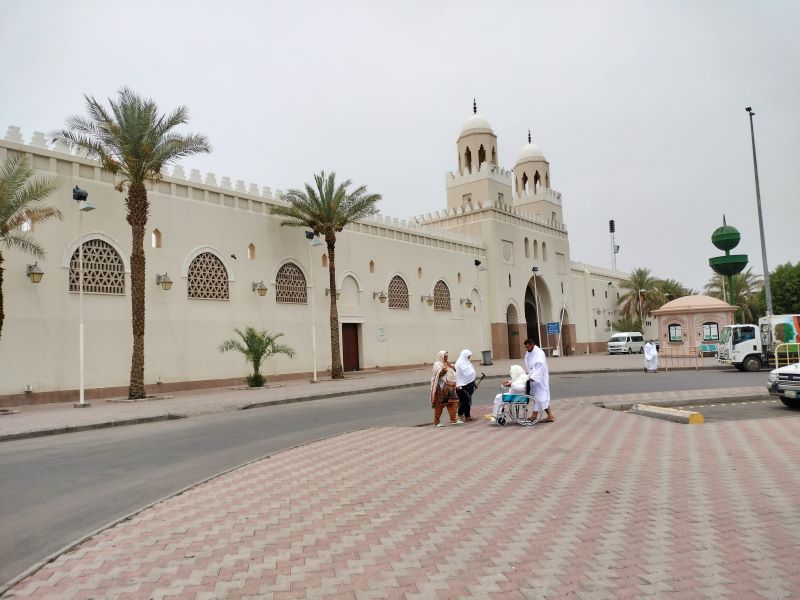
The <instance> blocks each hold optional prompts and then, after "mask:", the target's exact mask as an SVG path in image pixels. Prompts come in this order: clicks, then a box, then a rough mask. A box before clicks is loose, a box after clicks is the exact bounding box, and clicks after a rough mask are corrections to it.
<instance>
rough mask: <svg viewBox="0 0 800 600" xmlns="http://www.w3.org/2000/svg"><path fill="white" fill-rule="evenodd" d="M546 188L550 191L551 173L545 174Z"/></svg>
mask: <svg viewBox="0 0 800 600" xmlns="http://www.w3.org/2000/svg"><path fill="white" fill-rule="evenodd" d="M544 187H546V188H547V189H550V173H545V174H544Z"/></svg>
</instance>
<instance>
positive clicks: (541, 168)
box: [514, 129, 563, 223]
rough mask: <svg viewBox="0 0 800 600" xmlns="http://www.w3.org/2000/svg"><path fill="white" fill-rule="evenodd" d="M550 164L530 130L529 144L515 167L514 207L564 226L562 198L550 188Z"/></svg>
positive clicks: (522, 151) (521, 152)
mask: <svg viewBox="0 0 800 600" xmlns="http://www.w3.org/2000/svg"><path fill="white" fill-rule="evenodd" d="M551 184H552V182H551V179H550V163H549V162H547V159H546V158H545V157H544V153H543V152H542V151H541V149H540V148H539V146H537V145H536V144H534V143H533V140H532V138H531V130H530V129H529V130H528V143H527V145H525V146H524V147H523V148H522V150H521V151H520V153H519V157H518V158H517V164H516V165H515V166H514V206H519V207H521V208H523V210H526V211H528V212H531V213H533V214H535V215H538V216H540V217H543V218H545V219H548V220H551V221H554V222H556V223H562V222H563V216H562V215H563V213H562V210H561V195H560V194H558V193H557V192H555V191H554V190H553V189H552V187H551Z"/></svg>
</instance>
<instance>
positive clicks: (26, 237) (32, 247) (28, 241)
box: [0, 231, 45, 258]
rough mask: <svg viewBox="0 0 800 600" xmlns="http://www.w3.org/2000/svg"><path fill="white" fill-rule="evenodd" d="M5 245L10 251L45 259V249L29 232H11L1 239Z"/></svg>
mask: <svg viewBox="0 0 800 600" xmlns="http://www.w3.org/2000/svg"><path fill="white" fill-rule="evenodd" d="M0 241H2V243H3V245H4V246H5V247H6V248H8V249H9V250H20V251H22V252H25V253H26V254H30V255H32V256H35V257H36V258H44V255H45V251H44V248H42V246H41V245H40V244H39V242H37V241H36V240H35V239H34V237H33V235H32V234H31V233H30V232H29V231H26V232H20V231H9V232H8V233H6V234H5V235H3V236H2V238H0Z"/></svg>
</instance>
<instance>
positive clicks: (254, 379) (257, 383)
mask: <svg viewBox="0 0 800 600" xmlns="http://www.w3.org/2000/svg"><path fill="white" fill-rule="evenodd" d="M244 381H245V383H246V384H247V385H248V386H250V387H264V383H265V382H266V381H267V378H266V377H264V376H263V375H262V374H261V373H255V374H253V375H248V376H247V377H245V378H244Z"/></svg>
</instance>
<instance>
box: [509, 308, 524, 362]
mask: <svg viewBox="0 0 800 600" xmlns="http://www.w3.org/2000/svg"><path fill="white" fill-rule="evenodd" d="M518 323H519V316H518V314H517V307H516V306H514V305H513V304H509V305H508V308H507V309H506V329H507V331H508V357H509V358H519V357H520V356H522V352H521V351H520V346H521V345H522V340H521V339H519V327H518V325H517V324H518Z"/></svg>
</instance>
